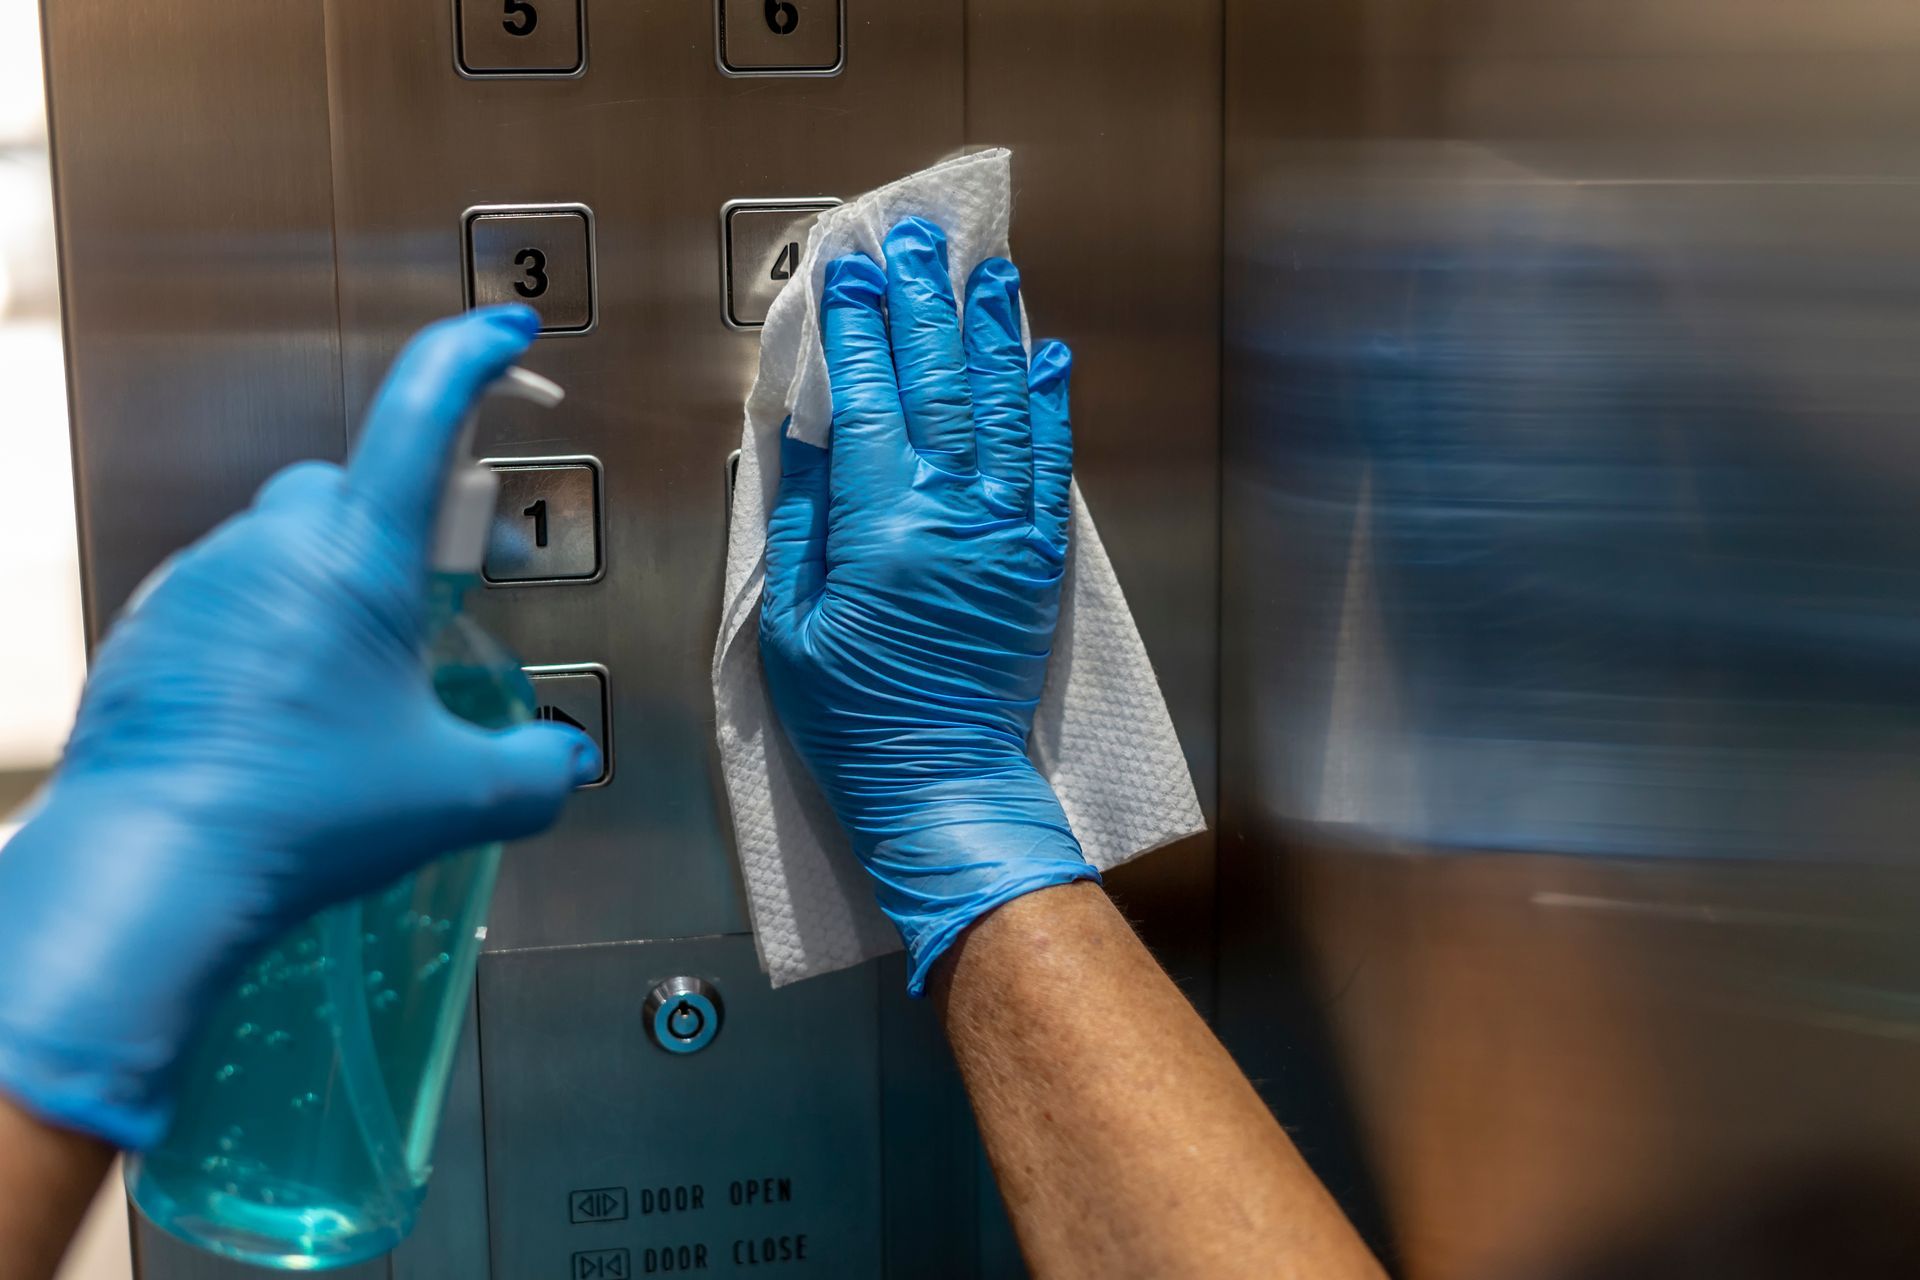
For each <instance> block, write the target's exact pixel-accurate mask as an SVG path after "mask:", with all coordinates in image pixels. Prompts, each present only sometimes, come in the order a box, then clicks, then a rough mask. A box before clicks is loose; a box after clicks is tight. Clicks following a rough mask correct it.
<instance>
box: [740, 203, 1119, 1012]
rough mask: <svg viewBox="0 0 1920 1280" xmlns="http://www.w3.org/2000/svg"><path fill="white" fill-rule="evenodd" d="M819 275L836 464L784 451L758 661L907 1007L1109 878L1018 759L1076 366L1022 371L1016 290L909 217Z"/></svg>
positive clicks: (1051, 589) (1059, 519)
mask: <svg viewBox="0 0 1920 1280" xmlns="http://www.w3.org/2000/svg"><path fill="white" fill-rule="evenodd" d="M885 252H886V257H887V269H886V273H885V274H884V275H883V274H882V273H881V270H880V268H879V267H877V266H875V265H874V263H873V261H872V260H871V259H870V258H867V257H865V256H863V255H855V256H852V257H847V258H841V259H838V260H837V261H834V262H830V263H828V264H827V270H826V289H825V295H824V297H823V299H822V302H821V318H820V319H821V330H822V333H823V335H824V340H825V344H826V354H827V368H828V370H829V372H830V373H831V375H832V380H833V441H832V448H831V451H828V450H822V449H816V448H814V447H812V446H811V445H807V444H803V443H801V442H799V441H797V440H794V439H791V438H788V439H786V440H784V441H783V442H782V445H781V455H780V461H781V467H780V496H779V499H778V500H777V501H776V503H775V505H774V509H773V515H772V518H771V520H770V521H769V523H768V528H767V579H766V588H765V591H764V593H763V595H762V597H761V602H760V652H761V656H762V661H763V663H764V665H765V668H766V674H767V684H768V687H769V689H770V690H771V691H772V695H773V705H774V707H775V709H776V710H777V712H778V713H779V716H780V722H781V724H782V725H783V726H784V727H785V728H786V732H787V736H788V738H790V739H791V740H792V742H793V744H794V746H795V747H796V748H797V749H798V750H799V753H800V755H801V756H802V757H803V758H804V759H805V760H806V762H807V766H808V768H809V769H810V770H811V771H812V773H813V776H814V779H815V781H817V782H818V783H819V784H820V788H821V790H822V791H824V792H825V793H826V796H827V799H828V801H829V802H831V804H832V805H833V808H834V811H835V812H836V813H838V814H839V816H840V821H841V822H842V824H844V825H845V827H846V829H847V834H848V836H849V837H850V838H851V840H852V843H853V850H854V853H855V854H857V855H858V856H859V858H860V861H861V862H862V863H863V864H864V865H865V866H866V868H867V870H868V871H869V872H870V873H872V875H873V878H874V882H875V885H876V886H877V894H878V897H879V900H880V906H881V909H882V910H884V911H885V912H886V913H887V915H888V917H889V918H891V919H892V920H893V922H894V924H896V925H898V926H899V928H900V933H901V936H902V937H904V938H905V939H906V943H907V952H908V956H909V958H910V960H911V962H912V972H911V976H910V977H909V979H908V989H909V990H910V991H912V992H913V993H914V994H915V995H918V994H919V993H920V992H921V991H922V990H923V989H924V988H925V985H926V979H927V971H928V970H929V969H930V968H931V967H932V965H933V962H934V961H935V960H936V959H938V958H939V956H940V954H941V953H942V952H943V951H945V950H946V949H947V947H948V946H950V945H951V944H952V943H953V941H954V939H955V938H956V937H958V936H959V934H960V932H961V931H962V930H963V929H965V928H966V927H967V926H968V925H970V924H972V923H973V922H974V921H975V920H977V919H979V918H980V917H981V916H983V915H985V914H986V913H987V912H989V911H991V910H993V909H994V908H995V907H997V906H999V905H1001V904H1002V903H1004V902H1007V901H1008V900H1010V899H1012V898H1015V897H1018V896H1019V895H1021V894H1023V893H1030V892H1032V891H1033V890H1035V889H1044V888H1046V887H1047V886H1049V885H1057V884H1065V883H1066V882H1068V881H1071V880H1098V879H1099V875H1098V873H1096V872H1095V871H1094V869H1093V868H1092V867H1091V866H1089V865H1088V864H1087V862H1086V860H1085V858H1083V857H1082V856H1081V853H1080V844H1079V842H1078V841H1077V840H1075V839H1074V837H1073V831H1072V829H1071V828H1070V827H1069V826H1068V825H1067V819H1066V815H1065V814H1064V813H1062V812H1061V809H1060V802H1059V801H1058V800H1057V799H1056V798H1055V797H1054V794H1053V788H1052V787H1050V786H1049V785H1048V784H1047V781H1046V779H1045V778H1042V777H1041V776H1040V773H1039V771H1038V770H1037V769H1035V768H1034V766H1033V764H1032V762H1031V761H1029V760H1028V759H1027V752H1026V748H1027V734H1028V732H1029V730H1031V729H1032V727H1033V711H1034V707H1035V705H1036V704H1037V703H1038V702H1039V700H1040V688H1041V685H1042V684H1043V683H1044V681H1045V680H1046V674H1047V656H1048V654H1049V653H1051V652H1052V648H1053V629H1054V623H1055V621H1056V620H1057V619H1058V616H1059V612H1060V578H1061V573H1062V571H1063V569H1064V567H1065V563H1066V555H1067V530H1068V523H1069V509H1068V498H1067V491H1068V487H1069V484H1070V482H1071V480H1072V475H1073V444H1072V438H1071V433H1070V430H1069V427H1068V422H1067V374H1068V370H1069V368H1070V367H1071V363H1072V359H1071V357H1070V356H1069V355H1068V353H1067V349H1066V348H1065V347H1064V346H1062V345H1060V344H1059V343H1057V342H1049V343H1046V344H1045V345H1043V346H1041V347H1040V349H1039V350H1037V351H1036V352H1035V353H1034V356H1033V362H1032V365H1031V367H1029V365H1028V362H1027V358H1026V352H1025V351H1024V350H1023V349H1022V347H1021V343H1020V300H1019V293H1020V277H1019V275H1018V274H1017V273H1016V272H1015V271H1014V269H1013V264H1012V263H1010V262H1007V261H1006V260H1005V259H1003V258H992V259H989V260H987V261H986V262H983V263H981V264H980V266H979V267H978V268H976V269H975V271H974V272H973V276H972V278H971V279H970V280H969V281H968V283H967V316H966V326H965V338H964V340H963V339H962V336H961V332H962V330H961V324H960V317H959V314H958V309H957V308H956V307H955V305H954V298H953V286H952V285H951V283H950V282H949V276H948V266H947V241H946V236H945V235H944V234H942V233H941V231H940V228H938V227H936V226H934V225H933V224H932V223H930V222H926V221H924V220H921V219H918V218H913V219H908V220H907V221H905V222H903V223H901V224H900V225H899V226H897V227H895V228H894V229H893V231H892V232H891V233H890V234H889V235H888V236H887V239H886V244H885Z"/></svg>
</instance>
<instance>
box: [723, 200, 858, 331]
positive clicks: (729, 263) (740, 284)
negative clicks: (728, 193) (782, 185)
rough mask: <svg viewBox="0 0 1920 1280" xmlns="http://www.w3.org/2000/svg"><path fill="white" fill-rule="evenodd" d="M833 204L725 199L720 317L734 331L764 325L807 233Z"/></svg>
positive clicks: (793, 268) (797, 262)
mask: <svg viewBox="0 0 1920 1280" xmlns="http://www.w3.org/2000/svg"><path fill="white" fill-rule="evenodd" d="M839 203H840V202H839V201H838V200H833V199H826V198H821V199H801V200H729V201H727V203H726V204H725V205H724V206H722V207H721V210H720V241H721V255H720V256H721V268H720V269H721V277H722V278H721V282H720V290H721V294H720V300H721V312H722V315H723V316H724V318H725V319H726V322H727V323H728V324H729V325H731V326H732V327H733V328H736V329H758V328H759V327H760V326H761V325H763V324H765V323H766V322H767V312H768V310H769V309H771V308H772V306H773V300H774V299H775V298H777V297H779V296H780V291H781V290H782V289H784V288H786V287H787V281H789V280H791V279H792V278H793V275H794V272H796V271H798V270H799V268H800V253H801V250H802V249H804V248H805V247H806V243H807V232H809V231H810V230H812V229H813V220H814V219H815V218H817V217H819V216H820V212H821V210H823V209H831V208H833V206H835V205H837V204H839Z"/></svg>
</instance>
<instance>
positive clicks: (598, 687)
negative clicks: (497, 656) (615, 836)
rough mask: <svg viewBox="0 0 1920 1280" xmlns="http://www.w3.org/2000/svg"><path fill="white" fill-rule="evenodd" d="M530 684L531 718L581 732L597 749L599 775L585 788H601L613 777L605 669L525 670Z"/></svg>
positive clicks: (575, 666) (591, 666)
mask: <svg viewBox="0 0 1920 1280" xmlns="http://www.w3.org/2000/svg"><path fill="white" fill-rule="evenodd" d="M526 672H527V679H529V680H531V681H532V682H533V697H534V702H535V707H536V709H535V711H534V717H535V718H536V719H539V720H550V721H552V722H553V723H555V724H564V725H569V726H571V727H572V728H575V729H579V730H582V731H583V732H585V733H586V735H587V736H588V737H589V738H592V739H593V745H595V746H596V747H599V748H600V760H601V767H600V776H599V777H597V778H595V779H594V780H593V781H592V782H588V783H585V784H583V785H584V786H587V787H599V786H604V785H606V783H607V780H608V779H610V778H612V777H613V721H612V717H611V714H610V709H611V707H612V705H613V704H612V700H611V698H610V697H609V693H610V691H609V689H608V688H607V669H606V668H605V667H603V666H601V665H599V664H598V663H591V662H587V663H575V664H572V665H568V666H558V667H528V668H526Z"/></svg>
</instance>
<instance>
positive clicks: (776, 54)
mask: <svg viewBox="0 0 1920 1280" xmlns="http://www.w3.org/2000/svg"><path fill="white" fill-rule="evenodd" d="M714 20H715V25H716V27H717V30H718V46H719V53H720V70H721V71H723V72H725V73H726V74H727V75H730V76H792V75H800V76H809V75H810V76H821V75H832V74H833V73H835V72H836V71H838V70H840V67H841V64H842V62H843V61H844V56H845V49H846V3H845V0H714Z"/></svg>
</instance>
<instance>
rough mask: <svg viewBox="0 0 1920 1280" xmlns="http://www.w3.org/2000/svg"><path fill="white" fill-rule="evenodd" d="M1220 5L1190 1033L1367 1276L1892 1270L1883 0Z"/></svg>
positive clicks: (1906, 60) (1888, 242)
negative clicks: (1206, 1004)
mask: <svg viewBox="0 0 1920 1280" xmlns="http://www.w3.org/2000/svg"><path fill="white" fill-rule="evenodd" d="M1227 10H1228V20H1227V38H1226V48H1227V109H1226V134H1227V171H1226V172H1227V177H1226V193H1227V195H1226V210H1227V212H1226V254H1225V297H1226V303H1225V318H1226V324H1225V333H1226V344H1227V345H1226V361H1225V377H1224V397H1225V418H1224V427H1223V432H1224V442H1223V459H1224V461H1223V466H1224V474H1225V477H1226V479H1225V482H1224V488H1223V538H1222V541H1223V589H1222V594H1223V599H1224V601H1225V608H1224V610H1223V618H1222V652H1223V658H1222V682H1221V707H1222V746H1221V759H1222V784H1221V813H1222V824H1221V848H1222V854H1221V867H1220V877H1221V886H1222V893H1221V903H1222V934H1221V970H1220V983H1219V1010H1220V1018H1219V1023H1220V1026H1221V1028H1222V1030H1223V1031H1224V1033H1225V1034H1226V1035H1227V1037H1228V1039H1229V1041H1230V1042H1231V1043H1232V1044H1233V1046H1234V1047H1235V1048H1236V1050H1237V1051H1238V1052H1240V1054H1241V1055H1242V1058H1243V1060H1244V1061H1245V1062H1246V1063H1247V1065H1248V1066H1249V1067H1250V1069H1251V1070H1252V1071H1253V1072H1254V1074H1255V1075H1256V1076H1257V1077H1261V1078H1263V1079H1265V1080H1267V1081H1268V1082H1269V1095H1270V1097H1271V1098H1272V1099H1273V1101H1274V1103H1275V1105H1276V1107H1277V1108H1278V1109H1279V1111H1280V1112H1281V1114H1282V1115H1283V1117H1285V1118H1287V1119H1289V1120H1290V1121H1292V1122H1295V1123H1297V1124H1298V1125H1299V1126H1300V1132H1301V1133H1302V1135H1303V1138H1304V1140H1305V1142H1306V1145H1307V1146H1308V1147H1309V1151H1310V1154H1311V1155H1313V1156H1314V1158H1315V1159H1316V1162H1317V1163H1319V1164H1320V1165H1321V1167H1322V1168H1323V1170H1325V1171H1326V1172H1327V1173H1328V1174H1329V1176H1330V1178H1331V1179H1332V1181H1333V1182H1334V1184H1335V1186H1336V1189H1337V1190H1338V1191H1340V1192H1341V1194H1343V1196H1344V1197H1345V1198H1346V1199H1347V1201H1348V1203H1349V1204H1350V1205H1352V1206H1353V1207H1354V1208H1355V1210H1356V1212H1358V1213H1359V1214H1360V1215H1361V1217H1362V1219H1363V1221H1364V1222H1365V1223H1366V1224H1367V1225H1368V1227H1369V1229H1370V1230H1371V1231H1372V1233H1373V1236H1374V1238H1375V1239H1376V1240H1377V1241H1378V1242H1379V1243H1380V1244H1381V1245H1382V1246H1383V1248H1384V1249H1385V1250H1386V1251H1387V1252H1388V1253H1389V1254H1390V1256H1391V1257H1392V1258H1393V1260H1394V1263H1395V1266H1396V1269H1397V1270H1398V1271H1399V1272H1400V1273H1402V1274H1405V1275H1408V1276H1411V1277H1421V1278H1434V1280H1450V1278H1452V1277H1467V1276H1488V1275H1527V1276H1540V1275H1559V1276H1582V1277H1584V1276H1613V1275H1622V1276H1626V1275H1631V1276H1668V1275H1673V1276H1680V1275H1685V1276H1689V1277H1703V1276H1707V1277H1714V1276H1755V1275H1765V1276H1815V1275H1822V1276H1823V1275H1834V1274H1882V1275H1887V1274H1909V1273H1911V1272H1913V1270H1914V1269H1915V1267H1916V1265H1917V1264H1916V1257H1920V1241H1917V1240H1916V1235H1915V1229H1914V1227H1913V1223H1914V1222H1916V1221H1920V1216H1916V1214H1915V1208H1916V1206H1917V1205H1920V1199H1917V1198H1916V1197H1917V1196H1920V1173H1917V1172H1916V1160H1917V1156H1916V1153H1920V1142H1917V1140H1920V1103H1917V1102H1916V1100H1915V1095H1914V1092H1913V1090H1912V1089H1911V1087H1910V1084H1909V1082H1910V1081H1911V1080H1912V1078H1913V1074H1914V1070H1915V1067H1916V1066H1920V1061H1917V1060H1916V1052H1917V1050H1920V1021H1916V1010H1920V1001H1917V1000H1916V994H1917V993H1920V988H1917V987H1916V981H1917V980H1920V945H1916V939H1917V938H1920V929H1917V926H1920V896H1917V895H1916V888H1920V876H1916V874H1915V865H1916V859H1915V857H1914V851H1913V844H1912V839H1913V838H1912V832H1913V831H1914V829H1915V825H1916V819H1920V789H1916V788H1915V786H1914V785H1913V779H1914V778H1915V776H1916V766H1920V698H1916V692H1920V686H1917V685H1916V682H1915V672H1916V666H1915V659H1914V654H1915V653H1916V647H1915V643H1914V642H1915V640H1916V639H1920V568H1917V567H1916V566H1920V557H1917V556H1916V552H1920V522H1916V521H1915V519H1914V518H1913V511H1914V503H1915V495H1916V492H1917V491H1920V448H1916V441H1920V434H1916V432H1915V431H1914V427H1913V423H1914V415H1915V405H1916V403H1920V401H1917V400H1916V393H1920V364H1916V362H1915V360H1914V359H1913V352H1914V351H1915V350H1916V345H1917V344H1920V249H1917V248H1916V246H1920V241H1917V240H1916V239H1915V237H1914V235H1913V232H1912V229H1913V227H1914V226H1915V225H1916V218H1917V217H1920V145H1917V144H1920V74H1916V73H1920V11H1916V10H1915V9H1914V8H1913V7H1912V6H1911V5H1903V4H1898V3H1891V2H1888V0H1840V2H1839V3H1835V4H1827V5H1820V6H1805V5H1798V4H1791V3H1773V2H1763V3H1753V2H1751V0H1738V2H1736V0H1660V2H1658V3H1654V2H1651V0H1649V2H1645V3H1642V2H1639V0H1630V2H1628V3H1617V2H1615V3H1605V4H1600V3H1587V2H1586V0H1563V2H1561V3H1555V4H1539V3H1528V2H1526V0H1451V2H1450V0H1381V2H1379V3H1364V4H1351V5H1337V6H1327V5H1319V4H1308V3H1304V2H1302V0H1280V2H1279V3H1267V2H1265V0H1262V2H1260V3H1254V2H1253V0H1230V3H1229V4H1228V6H1227ZM1276 933H1281V934H1284V935H1285V936H1287V937H1288V938H1289V940H1290V942H1289V945H1288V946H1286V947H1284V948H1277V947H1275V945H1274V943H1273V938H1274V937H1275V936H1276Z"/></svg>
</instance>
